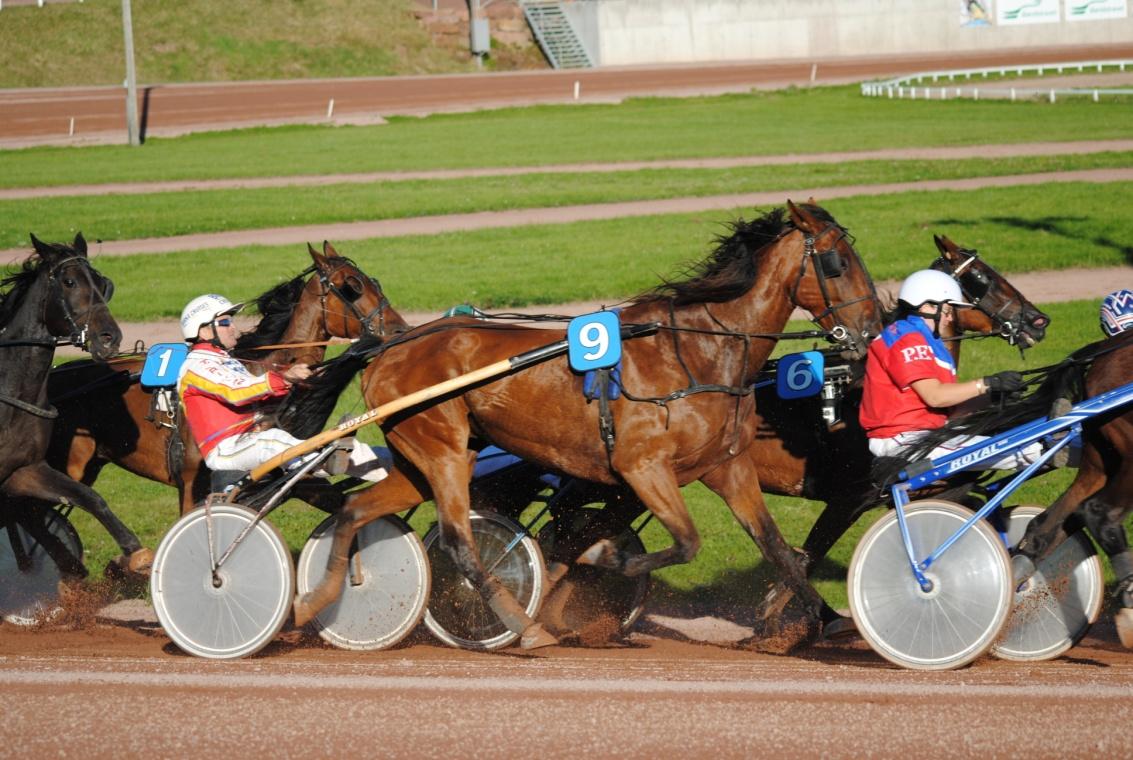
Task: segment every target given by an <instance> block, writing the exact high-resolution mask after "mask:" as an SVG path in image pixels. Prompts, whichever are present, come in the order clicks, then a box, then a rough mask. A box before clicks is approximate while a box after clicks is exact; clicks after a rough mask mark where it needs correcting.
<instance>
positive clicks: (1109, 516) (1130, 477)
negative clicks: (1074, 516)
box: [1078, 465, 1133, 649]
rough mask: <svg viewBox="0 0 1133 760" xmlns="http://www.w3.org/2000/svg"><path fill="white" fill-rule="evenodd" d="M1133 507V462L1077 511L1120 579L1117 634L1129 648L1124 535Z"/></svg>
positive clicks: (1128, 563) (1132, 585) (1129, 574)
mask: <svg viewBox="0 0 1133 760" xmlns="http://www.w3.org/2000/svg"><path fill="white" fill-rule="evenodd" d="M1131 510H1133V465H1126V466H1123V467H1122V468H1121V469H1120V470H1119V471H1118V472H1117V473H1115V474H1114V476H1113V477H1112V478H1110V479H1109V482H1107V483H1106V485H1105V487H1104V488H1102V489H1101V490H1100V491H1098V492H1097V493H1096V494H1094V495H1093V496H1091V497H1090V498H1088V499H1086V500H1085V501H1084V502H1082V506H1081V507H1080V508H1079V511H1078V513H1079V514H1080V515H1082V516H1083V518H1084V520H1085V522H1086V528H1087V529H1088V530H1089V531H1090V533H1091V534H1092V535H1093V537H1094V539H1095V540H1096V541H1097V542H1098V545H1099V546H1101V548H1102V551H1104V552H1105V553H1106V556H1107V557H1109V563H1110V567H1112V568H1113V574H1114V576H1115V577H1116V578H1117V588H1116V589H1115V592H1114V595H1115V596H1116V598H1117V601H1118V604H1119V605H1120V608H1119V609H1118V611H1117V614H1116V615H1115V616H1114V622H1115V623H1116V624H1117V633H1118V636H1119V638H1120V639H1121V643H1122V645H1123V646H1125V648H1127V649H1133V555H1131V554H1130V551H1129V542H1128V538H1127V537H1126V535H1125V525H1124V518H1125V516H1126V515H1127V514H1129V512H1130V511H1131Z"/></svg>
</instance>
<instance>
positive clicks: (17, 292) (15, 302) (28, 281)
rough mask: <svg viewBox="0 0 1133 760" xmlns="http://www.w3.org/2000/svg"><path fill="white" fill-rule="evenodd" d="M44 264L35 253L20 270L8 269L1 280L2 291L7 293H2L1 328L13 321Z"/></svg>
mask: <svg viewBox="0 0 1133 760" xmlns="http://www.w3.org/2000/svg"><path fill="white" fill-rule="evenodd" d="M42 263H43V260H42V259H41V258H40V257H39V254H38V253H33V254H32V255H31V256H29V257H28V258H27V259H25V260H24V262H23V264H21V265H19V267H18V268H15V269H13V268H11V267H9V268H8V272H7V274H6V275H5V276H4V279H2V280H0V290H4V291H5V292H3V293H0V326H3V325H6V324H8V323H9V322H11V321H12V318H13V317H14V316H15V315H16V310H17V309H19V308H20V304H22V303H23V301H24V296H26V295H27V292H28V290H29V289H30V288H31V286H32V283H34V282H35V278H36V275H37V273H38V272H39V267H40V264H42Z"/></svg>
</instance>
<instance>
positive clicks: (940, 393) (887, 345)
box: [859, 269, 1042, 469]
mask: <svg viewBox="0 0 1133 760" xmlns="http://www.w3.org/2000/svg"><path fill="white" fill-rule="evenodd" d="M897 299H898V300H897V313H896V315H895V316H896V319H895V321H893V322H892V323H891V324H889V325H888V326H887V327H886V328H885V329H884V330H882V332H881V335H879V336H878V337H877V339H876V340H874V341H873V342H872V343H871V344H870V347H869V355H868V356H867V358H866V370H865V386H864V389H863V395H862V405H861V410H860V412H859V420H860V422H861V425H862V427H863V428H864V429H865V431H866V435H867V437H868V438H869V450H870V451H871V452H872V453H873V455H874V456H887V457H900V456H904V455H906V454H907V452H908V450H909V448H910V447H912V446H914V445H915V444H916V443H917V441H918V440H919V439H920V438H922V437H923V436H924V435H925V434H926V433H927V432H928V431H930V430H935V429H936V428H939V427H942V426H943V425H944V423H946V422H947V421H948V413H949V410H951V409H954V408H955V407H956V406H957V405H959V404H963V403H965V402H967V401H971V400H972V399H976V398H980V397H982V396H984V395H986V394H990V393H998V394H1003V393H1013V392H1015V391H1020V390H1022V389H1023V388H1024V387H1025V386H1026V383H1024V381H1023V376H1022V375H1020V374H1019V373H1018V372H1013V371H1010V370H1009V371H1006V372H998V373H996V374H994V375H990V376H988V377H984V378H980V379H978V380H969V381H966V382H957V380H956V363H955V361H954V360H953V358H952V354H951V353H949V351H948V349H947V348H946V347H945V345H944V342H943V341H942V340H941V339H940V331H941V326H942V325H945V326H951V325H952V324H953V323H954V320H955V318H956V315H955V310H956V309H962V308H967V307H970V306H971V304H969V303H967V302H966V301H964V298H963V294H962V293H961V292H960V286H959V285H958V284H957V283H956V281H955V280H953V279H952V278H951V277H950V276H948V275H947V274H945V273H944V272H937V271H935V270H932V269H924V270H921V271H919V272H913V273H912V274H911V275H909V276H908V277H907V278H906V279H905V281H904V283H902V285H901V290H900V292H899V293H898V296H897ZM985 438H986V436H975V435H973V436H960V437H957V438H954V439H952V440H950V441H947V442H946V443H945V444H943V445H941V446H939V447H937V448H936V449H934V450H933V451H932V452H931V453H930V454H929V457H930V458H933V459H935V458H938V457H941V456H943V455H945V454H950V453H952V452H953V451H956V450H958V449H961V448H964V447H966V446H969V445H972V444H974V443H977V442H979V441H981V440H984V439H985ZM1041 452H1042V446H1041V444H1038V443H1035V444H1032V445H1031V446H1028V447H1026V448H1024V449H1022V450H1021V451H1019V452H1016V453H1014V454H1010V455H1008V456H1005V457H1003V458H1002V459H1000V460H997V461H995V462H993V463H991V464H989V465H987V467H989V468H990V469H1016V468H1018V467H1024V466H1026V465H1027V464H1029V463H1030V462H1031V461H1034V459H1035V458H1036V457H1037V456H1038V455H1039V454H1040V453H1041Z"/></svg>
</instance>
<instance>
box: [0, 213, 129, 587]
mask: <svg viewBox="0 0 1133 760" xmlns="http://www.w3.org/2000/svg"><path fill="white" fill-rule="evenodd" d="M31 242H32V247H33V249H34V253H33V254H32V255H31V256H30V257H29V258H28V259H27V260H26V261H24V263H23V265H22V267H20V269H18V270H17V271H15V272H13V273H10V274H9V275H8V276H6V277H5V278H4V279H3V281H2V283H0V286H2V287H5V288H7V290H6V292H4V294H3V295H2V296H0V352H3V360H2V361H0V367H2V368H3V369H2V370H0V430H3V436H0V493H2V494H3V507H2V509H0V512H2V513H3V515H2V516H3V517H4V519H5V522H6V523H8V527H9V531H10V530H12V529H14V525H13V524H12V523H11V522H8V521H10V520H19V519H20V515H21V510H20V506H21V505H20V504H19V503H18V501H19V500H20V499H22V498H24V497H32V498H36V499H50V500H52V501H54V502H63V503H67V504H73V505H75V506H78V507H81V508H82V509H84V510H86V511H88V512H90V513H91V514H92V515H93V516H94V517H95V518H96V519H97V520H98V521H99V522H100V523H101V524H102V526H103V527H104V528H106V530H107V531H108V532H109V533H110V535H111V536H113V537H114V540H115V541H116V542H117V543H118V546H119V547H120V548H121V549H122V551H123V552H124V553H125V554H126V556H132V555H133V554H134V553H135V552H137V551H138V550H140V549H141V545H140V544H139V543H138V541H137V538H135V537H134V535H133V534H132V533H130V531H129V530H128V529H127V528H126V526H125V525H123V524H122V523H121V521H120V520H118V518H117V517H115V516H114V514H113V513H112V512H111V511H110V509H109V508H108V507H107V505H106V502H105V501H103V499H102V498H101V497H100V496H99V495H98V494H96V493H95V492H94V491H92V490H91V489H90V488H88V487H87V486H85V485H83V484H82V483H79V482H76V481H75V480H73V479H72V478H70V477H68V476H67V475H65V474H63V473H62V472H59V471H58V470H56V469H54V468H52V467H51V466H50V465H48V463H47V462H46V461H45V456H46V453H47V448H48V442H49V440H50V437H51V430H52V426H53V424H54V421H55V418H56V416H57V415H58V411H57V410H56V409H55V407H53V406H52V405H51V403H50V401H49V398H48V391H47V377H48V372H49V371H50V369H51V363H52V360H53V358H54V356H55V347H56V346H57V345H59V344H60V343H70V344H72V345H76V346H80V347H82V348H83V349H85V350H87V351H89V352H90V355H91V356H92V357H93V358H94V360H95V361H99V362H105V361H107V360H108V359H109V358H110V357H111V356H113V355H114V354H115V353H117V351H118V345H119V343H120V342H121V340H122V331H121V330H120V329H119V328H118V324H117V323H116V322H115V321H114V317H113V316H111V314H110V309H109V307H108V306H107V301H109V299H110V296H111V295H112V293H113V289H114V286H113V284H112V283H111V281H110V279H109V278H107V277H105V276H103V275H102V274H101V273H99V272H98V270H96V269H95V268H94V267H93V266H91V263H90V260H89V259H88V258H87V244H86V240H85V239H84V238H83V236H82V233H79V234H77V235H75V239H74V241H73V242H72V243H71V244H70V245H67V244H65V243H44V242H42V241H40V240H39V239H38V238H36V236H35V235H32V236H31ZM33 522H34V521H33ZM25 527H26V528H27V529H28V530H29V532H31V533H32V534H33V535H34V536H35V537H36V539H37V540H39V541H41V542H42V543H43V544H44V546H45V548H46V549H47V550H48V552H49V553H50V554H51V556H52V557H53V558H56V559H57V561H58V562H59V563H60V569H61V571H62V572H63V575H64V576H65V577H72V578H74V577H82V576H83V575H84V574H85V569H84V568H83V566H82V562H81V560H80V558H78V557H74V556H72V554H71V552H70V551H68V550H66V548H65V547H63V545H62V544H61V542H59V541H58V539H53V538H52V537H51V535H50V532H49V531H46V530H43V531H39V530H38V529H37V526H35V525H32V524H26V525H25ZM37 533H38V534H40V535H37Z"/></svg>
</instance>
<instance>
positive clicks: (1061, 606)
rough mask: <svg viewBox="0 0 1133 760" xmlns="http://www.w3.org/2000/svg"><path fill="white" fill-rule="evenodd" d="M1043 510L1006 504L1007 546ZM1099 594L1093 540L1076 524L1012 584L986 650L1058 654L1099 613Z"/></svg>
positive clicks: (1023, 656)
mask: <svg viewBox="0 0 1133 760" xmlns="http://www.w3.org/2000/svg"><path fill="white" fill-rule="evenodd" d="M1042 511H1043V509H1042V507H1036V506H1030V505H1028V506H1021V507H1014V508H1013V509H1011V510H1010V515H1009V518H1008V521H1007V540H1008V543H1009V544H1010V545H1011V546H1014V545H1015V544H1017V543H1019V540H1020V539H1021V538H1023V533H1024V532H1025V531H1026V529H1027V523H1029V522H1030V521H1031V520H1033V519H1034V517H1035V515H1038V514H1040V513H1041V512H1042ZM1104 595H1105V578H1104V576H1103V575H1102V565H1101V561H1100V560H1099V559H1098V555H1097V552H1095V551H1094V545H1093V544H1092V543H1091V542H1090V539H1088V538H1087V537H1086V536H1085V534H1084V533H1083V532H1082V531H1081V530H1078V531H1075V532H1074V533H1072V534H1071V535H1069V536H1067V537H1066V540H1065V541H1063V542H1062V543H1061V544H1060V545H1059V546H1058V548H1057V549H1055V550H1054V552H1053V553H1052V554H1051V555H1050V556H1049V557H1047V558H1046V559H1044V560H1043V561H1042V562H1040V563H1039V564H1038V568H1037V570H1036V571H1035V574H1034V575H1033V576H1032V577H1031V578H1030V579H1029V580H1028V581H1026V582H1025V583H1023V584H1022V585H1021V586H1020V587H1019V588H1017V589H1016V590H1015V603H1014V607H1013V608H1012V610H1011V615H1010V616H1009V617H1008V618H1007V624H1006V625H1005V626H1004V628H1003V633H1002V634H1001V635H1000V637H999V640H998V641H996V642H995V646H993V647H992V649H991V653H992V654H993V655H995V656H996V657H999V658H1001V659H1004V660H1049V659H1051V658H1053V657H1057V656H1058V655H1060V654H1062V653H1063V652H1065V651H1066V650H1067V649H1069V648H1070V647H1072V646H1074V645H1075V644H1077V643H1078V641H1079V640H1080V639H1081V638H1082V637H1083V636H1085V635H1086V631H1087V630H1089V628H1090V626H1091V625H1092V624H1093V623H1094V621H1095V620H1097V619H1098V615H1099V614H1100V613H1101V609H1102V603H1103V601H1104Z"/></svg>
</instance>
